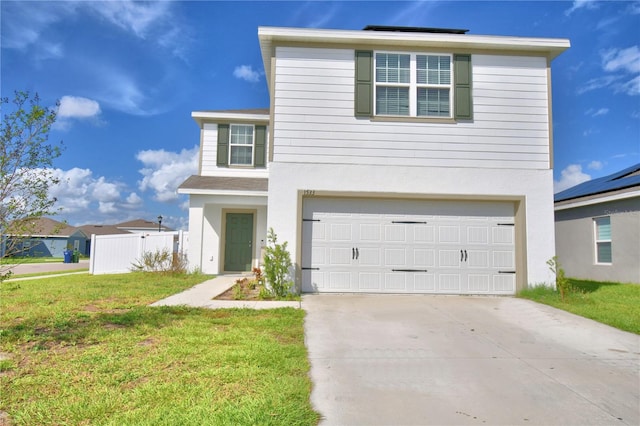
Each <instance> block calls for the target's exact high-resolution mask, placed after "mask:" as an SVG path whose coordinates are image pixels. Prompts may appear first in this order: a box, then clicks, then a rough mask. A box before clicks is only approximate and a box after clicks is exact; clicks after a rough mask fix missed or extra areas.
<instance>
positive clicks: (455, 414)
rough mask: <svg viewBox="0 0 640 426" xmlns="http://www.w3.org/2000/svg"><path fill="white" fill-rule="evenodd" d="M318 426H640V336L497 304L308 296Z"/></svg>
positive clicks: (522, 305) (505, 301)
mask: <svg viewBox="0 0 640 426" xmlns="http://www.w3.org/2000/svg"><path fill="white" fill-rule="evenodd" d="M302 307H303V308H304V309H305V310H306V311H307V317H306V321H305V335H306V344H307V347H308V350H309V356H310V360H311V378H312V381H313V391H312V395H311V400H312V403H313V404H314V406H315V408H316V409H317V410H318V411H319V412H320V413H321V414H322V416H323V418H324V420H323V421H322V423H321V424H323V425H427V424H436V425H459V424H470V425H481V424H486V425H496V424H509V425H571V424H573V425H588V424H594V425H605V424H606V425H638V424H640V336H638V335H635V334H632V333H626V332H622V331H619V330H616V329H614V328H611V327H608V326H605V325H602V324H599V323H596V322H594V321H591V320H588V319H585V318H581V317H578V316H575V315H572V314H569V313H566V312H563V311H560V310H556V309H553V308H551V307H547V306H544V305H539V304H536V303H533V302H530V301H526V300H521V299H515V298H498V297H486V298H485V297H458V296H419V295H415V296H400V295H345V294H342V295H307V296H304V298H303V302H302Z"/></svg>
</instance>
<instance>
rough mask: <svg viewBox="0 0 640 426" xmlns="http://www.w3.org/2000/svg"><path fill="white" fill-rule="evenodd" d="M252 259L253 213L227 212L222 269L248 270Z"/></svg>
mask: <svg viewBox="0 0 640 426" xmlns="http://www.w3.org/2000/svg"><path fill="white" fill-rule="evenodd" d="M252 259H253V213H227V214H226V226H225V242H224V270H225V271H230V272H231V271H242V272H244V271H250V270H251V262H252Z"/></svg>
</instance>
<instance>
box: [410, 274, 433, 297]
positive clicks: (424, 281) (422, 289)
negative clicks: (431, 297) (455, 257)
mask: <svg viewBox="0 0 640 426" xmlns="http://www.w3.org/2000/svg"><path fill="white" fill-rule="evenodd" d="M413 289H414V290H415V291H416V292H418V293H434V292H435V291H436V279H435V275H434V274H422V273H415V274H413Z"/></svg>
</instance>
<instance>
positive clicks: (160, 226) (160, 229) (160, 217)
mask: <svg viewBox="0 0 640 426" xmlns="http://www.w3.org/2000/svg"><path fill="white" fill-rule="evenodd" d="M158 232H162V215H160V216H158Z"/></svg>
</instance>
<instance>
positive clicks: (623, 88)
mask: <svg viewBox="0 0 640 426" xmlns="http://www.w3.org/2000/svg"><path fill="white" fill-rule="evenodd" d="M614 90H615V91H616V93H620V92H622V93H626V94H627V95H629V96H638V95H640V75H637V76H635V77H634V78H632V79H631V80H629V81H627V82H625V83H621V84H619V85H616V86H615V87H614Z"/></svg>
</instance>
